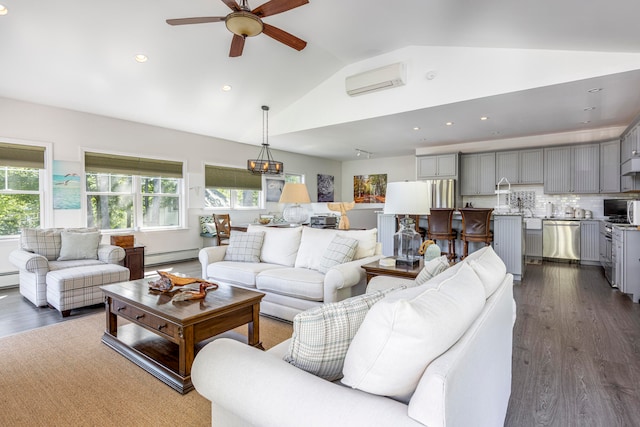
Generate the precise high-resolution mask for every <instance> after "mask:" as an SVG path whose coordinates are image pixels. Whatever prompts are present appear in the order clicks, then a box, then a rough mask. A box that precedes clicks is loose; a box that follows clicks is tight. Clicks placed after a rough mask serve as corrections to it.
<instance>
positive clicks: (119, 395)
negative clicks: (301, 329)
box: [0, 313, 292, 426]
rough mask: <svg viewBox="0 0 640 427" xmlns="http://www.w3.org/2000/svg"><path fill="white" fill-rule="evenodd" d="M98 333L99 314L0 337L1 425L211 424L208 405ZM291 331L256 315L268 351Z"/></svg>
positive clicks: (100, 326) (100, 325) (238, 331)
mask: <svg viewBox="0 0 640 427" xmlns="http://www.w3.org/2000/svg"><path fill="white" fill-rule="evenodd" d="M104 328H105V316H104V314H103V313H100V314H94V315H90V316H86V317H81V318H78V319H73V320H68V321H65V322H62V323H58V324H55V325H51V326H46V327H43V328H40V329H35V330H31V331H28V332H25V333H21V334H18V335H13V336H10V337H6V338H2V339H0V426H58V425H60V426H62V425H83V426H113V425H123V426H178V425H179V426H210V425H211V406H210V403H209V401H208V400H206V399H205V398H203V397H202V396H200V395H199V394H198V392H197V391H192V392H190V393H188V394H186V395H184V396H183V395H180V394H179V393H177V392H175V391H174V390H173V389H171V388H170V387H169V386H167V385H165V384H164V383H162V382H161V381H159V380H157V379H156V378H155V377H153V376H152V375H151V374H148V373H147V372H145V371H143V370H142V369H141V368H139V367H138V366H136V365H135V364H133V363H132V362H130V361H128V360H127V359H125V358H124V357H122V356H121V355H119V354H118V353H116V352H115V351H113V350H112V349H110V348H109V347H107V346H106V345H104V344H102V342H101V341H100V339H101V337H102V333H103V331H104ZM246 330H247V328H246V326H245V327H243V328H238V329H236V330H234V331H233V332H232V333H235V334H236V335H237V334H243V335H244V336H245V337H246ZM291 332H292V326H291V325H290V324H288V323H284V322H280V321H277V320H274V319H270V318H266V317H264V316H261V318H260V337H261V339H262V342H263V345H264V347H265V348H267V349H268V348H271V347H273V346H274V345H276V344H278V343H280V342H282V341H284V340H285V339H287V338H289V337H290V336H291ZM245 340H246V338H245Z"/></svg>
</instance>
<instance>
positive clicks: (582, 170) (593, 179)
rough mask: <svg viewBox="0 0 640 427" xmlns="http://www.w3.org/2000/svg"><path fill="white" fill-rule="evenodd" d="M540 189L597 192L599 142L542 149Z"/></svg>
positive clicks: (598, 184)
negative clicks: (542, 171) (542, 182)
mask: <svg viewBox="0 0 640 427" xmlns="http://www.w3.org/2000/svg"><path fill="white" fill-rule="evenodd" d="M544 192H545V193H547V194H554V193H560V194H562V193H599V192H600V144H587V145H576V146H572V147H548V148H545V149H544Z"/></svg>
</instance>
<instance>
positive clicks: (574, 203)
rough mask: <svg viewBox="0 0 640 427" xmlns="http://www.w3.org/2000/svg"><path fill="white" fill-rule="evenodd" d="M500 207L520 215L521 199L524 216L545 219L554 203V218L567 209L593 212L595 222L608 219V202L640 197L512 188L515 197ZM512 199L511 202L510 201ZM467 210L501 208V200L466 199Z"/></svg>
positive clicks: (480, 197) (481, 197) (536, 188)
mask: <svg viewBox="0 0 640 427" xmlns="http://www.w3.org/2000/svg"><path fill="white" fill-rule="evenodd" d="M500 197H501V199H500V205H505V204H508V205H509V206H511V212H518V208H517V206H518V201H517V199H518V197H519V198H520V201H521V202H520V203H521V204H522V207H523V213H526V214H528V213H529V211H528V209H531V211H532V212H533V216H539V217H544V216H545V212H546V204H547V202H551V203H553V208H554V209H553V210H554V215H556V216H558V215H559V214H560V213H562V212H563V209H564V207H565V206H567V205H568V206H571V207H573V208H582V209H586V210H590V211H591V212H592V214H593V218H596V219H597V218H603V217H604V213H603V212H604V202H603V200H604V199H626V200H639V199H640V194H625V193H616V194H544V188H543V187H542V186H541V185H518V186H517V187H511V194H509V195H500ZM507 197H508V199H507ZM462 203H463V206H464V205H466V204H467V203H471V204H472V205H473V207H474V208H493V207H495V206H496V205H497V204H498V199H497V196H495V195H494V196H464V197H463V198H462Z"/></svg>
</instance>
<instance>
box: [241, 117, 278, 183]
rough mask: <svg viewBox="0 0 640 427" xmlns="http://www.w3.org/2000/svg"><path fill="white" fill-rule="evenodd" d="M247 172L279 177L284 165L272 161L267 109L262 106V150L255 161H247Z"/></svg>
mask: <svg viewBox="0 0 640 427" xmlns="http://www.w3.org/2000/svg"><path fill="white" fill-rule="evenodd" d="M247 170H248V171H250V172H251V173H254V174H260V175H280V174H282V173H283V172H284V164H283V163H282V162H279V161H277V160H274V159H273V156H272V155H271V150H269V107H267V106H266V105H263V106H262V148H261V149H260V153H259V154H258V158H257V159H249V160H247Z"/></svg>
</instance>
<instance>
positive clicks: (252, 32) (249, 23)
mask: <svg viewBox="0 0 640 427" xmlns="http://www.w3.org/2000/svg"><path fill="white" fill-rule="evenodd" d="M224 23H225V25H226V26H227V29H228V30H229V31H231V32H232V33H233V34H236V35H238V36H243V37H254V36H257V35H258V34H260V33H261V32H262V29H263V25H262V21H261V20H260V18H258V17H257V16H256V15H254V14H252V13H250V12H245V11H239V12H232V13H230V14H229V15H227V17H226V19H225V20H224Z"/></svg>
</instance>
